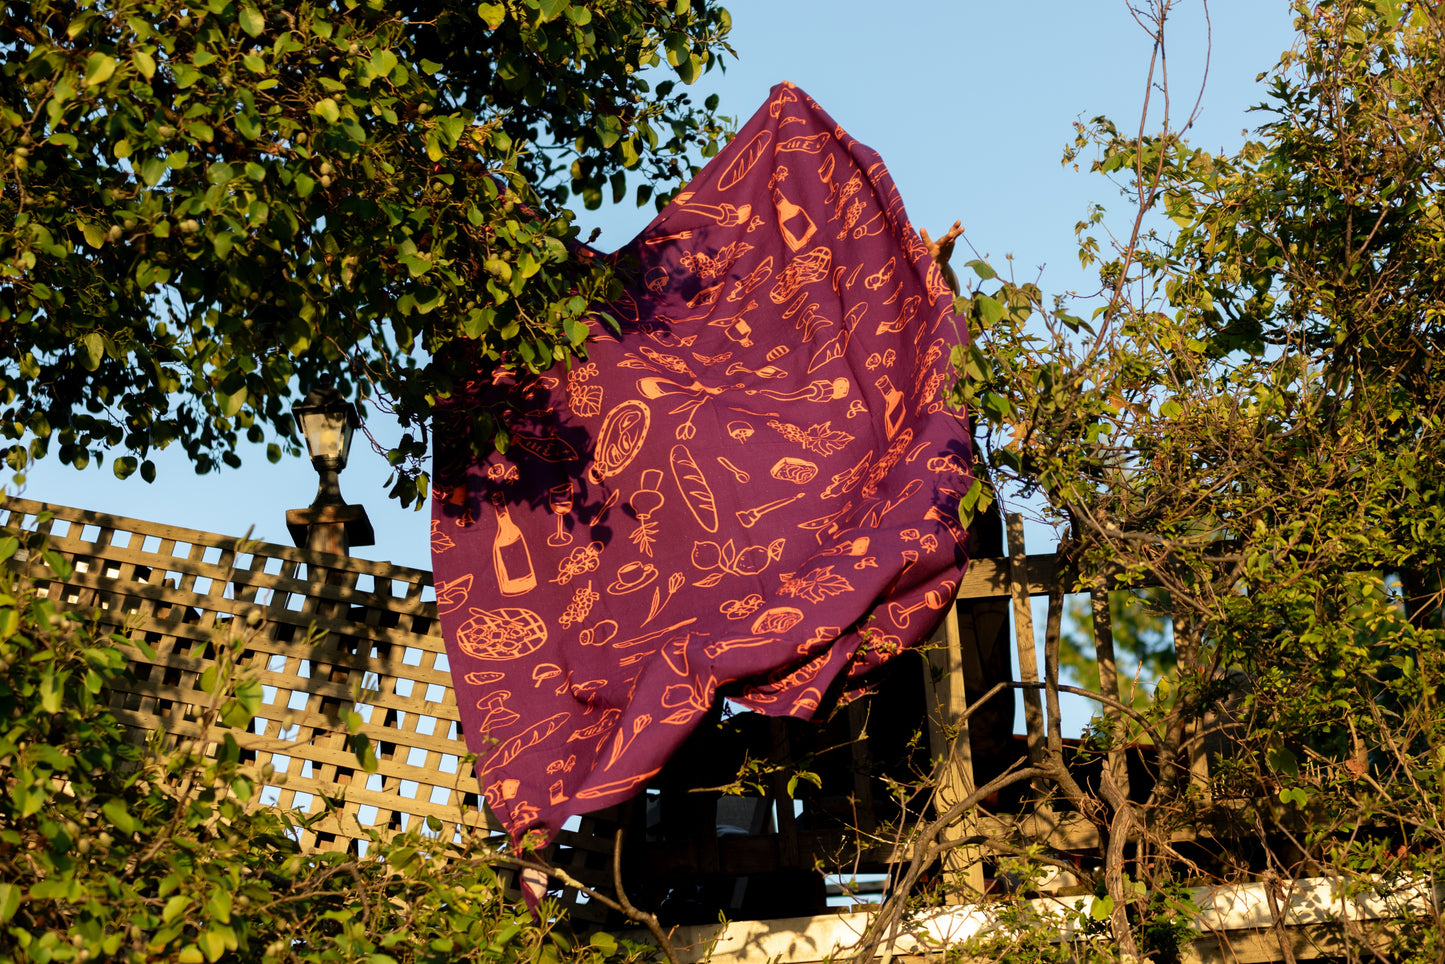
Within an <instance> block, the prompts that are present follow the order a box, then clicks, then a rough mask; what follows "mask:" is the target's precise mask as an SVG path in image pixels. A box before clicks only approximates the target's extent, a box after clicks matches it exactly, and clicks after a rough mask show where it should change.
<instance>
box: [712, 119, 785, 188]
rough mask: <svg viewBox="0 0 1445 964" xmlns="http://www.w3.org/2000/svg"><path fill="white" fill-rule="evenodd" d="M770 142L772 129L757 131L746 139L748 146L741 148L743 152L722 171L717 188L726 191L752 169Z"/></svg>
mask: <svg viewBox="0 0 1445 964" xmlns="http://www.w3.org/2000/svg"><path fill="white" fill-rule="evenodd" d="M772 142H773V132H772V131H758V132H757V134H756V135H754V136H753V139H752V140H750V141H748V146H747V147H744V148H743V152H742V154H741V155H740V156H739V157H738V159H737V160H735V161H733V162H732V164H731V165H729V166H728V169H727V170H726V171H724V172H723V176H722V180H721V181H720V182H718V186H717V187H718V190H719V191H726V190H727V189H728V188H730V187H732V186H733V185H734V184H736V183H737V182H739V181H741V180H742V179H743V178H745V177H747V176H748V171H751V170H752V169H753V165H754V164H756V163H757V162H758V158H760V157H762V156H763V152H764V151H766V150H767V149H768V145H769V144H771V143H772Z"/></svg>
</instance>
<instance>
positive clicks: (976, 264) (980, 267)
mask: <svg viewBox="0 0 1445 964" xmlns="http://www.w3.org/2000/svg"><path fill="white" fill-rule="evenodd" d="M964 267H965V268H972V269H973V273H974V274H976V275H978V276H979V278H981V279H982V280H984V281H992V280H993V279H994V278H997V277H998V272H996V271H994V270H993V269H992V268H990V267H989V266H988V263H987V262H985V261H978V260H974V261H968V262H965V263H964Z"/></svg>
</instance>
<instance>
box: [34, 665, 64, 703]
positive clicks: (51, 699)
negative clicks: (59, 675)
mask: <svg viewBox="0 0 1445 964" xmlns="http://www.w3.org/2000/svg"><path fill="white" fill-rule="evenodd" d="M64 695H65V687H64V686H63V684H62V683H61V682H60V681H59V680H57V679H56V678H55V674H54V673H53V672H52V673H46V674H45V675H44V676H42V677H40V708H41V709H42V710H44V711H45V712H47V713H59V712H60V708H61V706H62V705H63V701H62V699H61V698H62V697H63V696H64Z"/></svg>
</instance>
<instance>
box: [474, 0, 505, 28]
mask: <svg viewBox="0 0 1445 964" xmlns="http://www.w3.org/2000/svg"><path fill="white" fill-rule="evenodd" d="M477 16H478V17H481V18H482V22H483V23H485V24H486V25H487V29H488V30H496V29H497V28H498V27H500V26H501V25H502V21H503V20H505V19H506V17H507V8H506V6H505V5H503V4H500V3H479V4H477Z"/></svg>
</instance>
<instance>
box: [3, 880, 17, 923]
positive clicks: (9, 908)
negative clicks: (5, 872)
mask: <svg viewBox="0 0 1445 964" xmlns="http://www.w3.org/2000/svg"><path fill="white" fill-rule="evenodd" d="M19 909H20V885H19V884H0V924H3V923H5V922H6V921H8V920H9V919H10V918H12V917H14V916H15V912H16V911H17V910H19Z"/></svg>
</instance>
